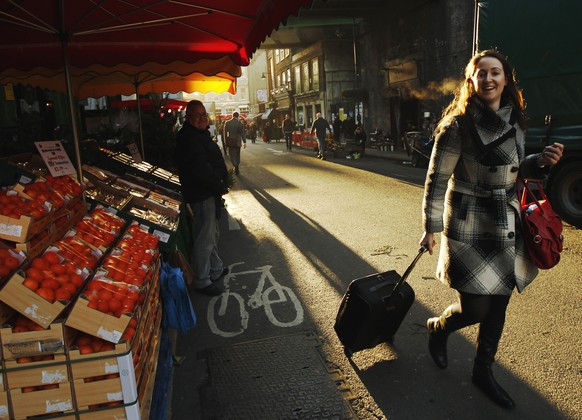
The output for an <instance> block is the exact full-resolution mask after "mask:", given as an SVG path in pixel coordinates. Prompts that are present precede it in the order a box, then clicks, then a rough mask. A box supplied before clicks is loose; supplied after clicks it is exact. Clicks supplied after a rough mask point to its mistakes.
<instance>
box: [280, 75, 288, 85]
mask: <svg viewBox="0 0 582 420" xmlns="http://www.w3.org/2000/svg"><path fill="white" fill-rule="evenodd" d="M281 82H283V86H287V73H285V72H283V73H281Z"/></svg>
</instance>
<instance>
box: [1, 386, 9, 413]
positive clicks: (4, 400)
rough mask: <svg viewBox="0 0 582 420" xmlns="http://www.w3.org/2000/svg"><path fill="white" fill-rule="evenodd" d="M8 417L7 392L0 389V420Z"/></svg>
mask: <svg viewBox="0 0 582 420" xmlns="http://www.w3.org/2000/svg"><path fill="white" fill-rule="evenodd" d="M9 419H10V405H9V404H8V393H7V392H6V391H0V420H9Z"/></svg>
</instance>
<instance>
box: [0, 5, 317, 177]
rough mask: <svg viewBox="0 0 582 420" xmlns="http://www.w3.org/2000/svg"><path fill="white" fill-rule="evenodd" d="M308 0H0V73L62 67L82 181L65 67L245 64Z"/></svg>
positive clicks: (69, 79) (68, 71)
mask: <svg viewBox="0 0 582 420" xmlns="http://www.w3.org/2000/svg"><path fill="white" fill-rule="evenodd" d="M312 2H313V0H285V1H281V0H245V1H224V0H223V1H217V0H182V1H175V0H159V1H152V0H133V1H132V2H128V1H127V0H108V1H95V0H43V1H38V0H0V23H1V24H0V57H3V59H2V60H1V61H0V75H1V74H2V73H3V72H5V71H7V72H8V73H10V72H11V71H12V70H13V69H17V70H21V71H28V72H30V74H32V71H33V70H34V69H37V68H38V67H43V68H45V69H53V70H54V69H61V70H62V71H63V73H64V77H65V80H66V85H67V96H68V102H69V112H70V115H71V119H72V128H73V137H74V144H75V152H76V155H77V156H76V157H77V170H78V171H79V178H80V179H82V169H81V168H82V162H81V157H80V150H79V133H78V122H77V120H76V119H77V115H76V110H77V109H76V108H77V106H76V104H75V100H74V89H73V83H72V76H71V68H73V67H76V68H79V69H84V70H87V69H88V68H89V67H90V66H93V65H96V64H99V65H102V66H106V67H113V66H116V65H119V64H121V63H124V64H131V65H134V66H140V65H144V64H145V63H148V62H150V61H153V62H156V63H159V64H161V65H168V64H169V63H171V62H174V61H183V62H186V63H195V62H197V61H198V60H201V59H218V58H221V57H228V58H229V59H230V60H232V62H233V63H234V64H236V65H248V64H249V62H250V58H251V56H252V54H253V53H254V51H255V50H256V49H257V48H258V47H259V45H260V44H261V42H262V41H263V40H264V39H265V38H266V37H267V36H268V35H269V34H270V33H271V32H272V31H273V30H275V29H277V28H278V27H279V25H280V24H281V23H284V22H286V20H287V18H288V17H289V16H290V15H297V13H298V12H299V9H300V8H301V7H309V6H311V3H312Z"/></svg>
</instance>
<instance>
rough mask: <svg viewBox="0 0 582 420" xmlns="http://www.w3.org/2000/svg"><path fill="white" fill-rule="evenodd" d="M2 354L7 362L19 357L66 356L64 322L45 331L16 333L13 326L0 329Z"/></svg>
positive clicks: (55, 324)
mask: <svg viewBox="0 0 582 420" xmlns="http://www.w3.org/2000/svg"><path fill="white" fill-rule="evenodd" d="M0 339H1V340H2V352H3V356H4V359H5V360H7V361H10V360H14V359H17V358H19V357H29V356H42V355H46V354H65V340H66V337H65V331H64V327H63V323H62V321H60V322H54V323H52V324H50V325H49V327H48V329H46V330H43V331H26V332H19V333H14V332H12V326H8V325H7V326H4V327H3V328H0Z"/></svg>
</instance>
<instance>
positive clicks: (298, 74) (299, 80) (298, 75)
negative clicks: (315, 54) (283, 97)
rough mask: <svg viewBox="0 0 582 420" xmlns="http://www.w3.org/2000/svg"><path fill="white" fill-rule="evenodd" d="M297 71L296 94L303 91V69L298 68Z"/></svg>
mask: <svg viewBox="0 0 582 420" xmlns="http://www.w3.org/2000/svg"><path fill="white" fill-rule="evenodd" d="M294 71H295V92H296V93H300V92H302V90H301V67H299V66H297V67H295V69H294Z"/></svg>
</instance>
